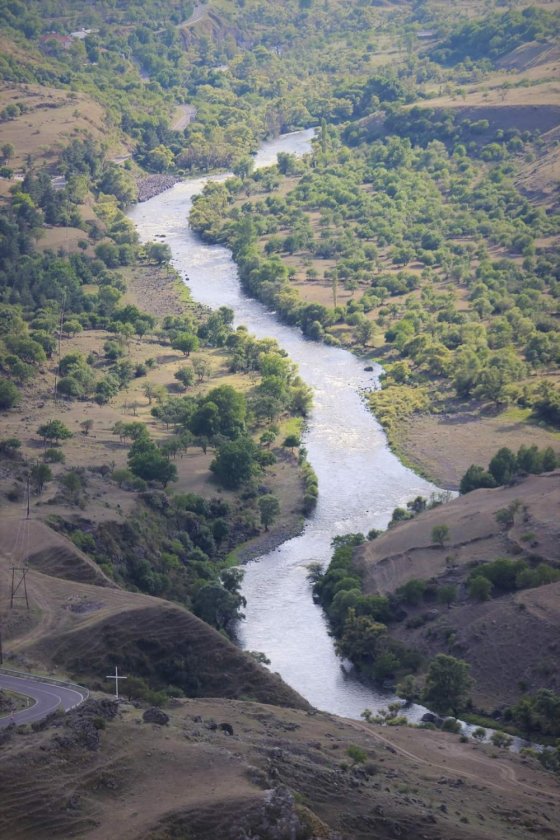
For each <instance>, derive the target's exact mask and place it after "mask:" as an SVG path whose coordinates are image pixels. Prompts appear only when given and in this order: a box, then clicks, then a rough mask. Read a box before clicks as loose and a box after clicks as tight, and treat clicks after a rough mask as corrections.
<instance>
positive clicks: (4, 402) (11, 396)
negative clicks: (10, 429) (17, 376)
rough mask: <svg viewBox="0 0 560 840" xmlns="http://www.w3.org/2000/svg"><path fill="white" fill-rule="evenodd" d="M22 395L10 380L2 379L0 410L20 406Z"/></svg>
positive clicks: (0, 385) (0, 383)
mask: <svg viewBox="0 0 560 840" xmlns="http://www.w3.org/2000/svg"><path fill="white" fill-rule="evenodd" d="M19 400H20V394H19V391H18V389H17V388H16V386H15V385H14V383H13V382H10V380H9V379H0V409H2V410H3V409H6V408H13V407H14V406H15V405H17V404H18V402H19Z"/></svg>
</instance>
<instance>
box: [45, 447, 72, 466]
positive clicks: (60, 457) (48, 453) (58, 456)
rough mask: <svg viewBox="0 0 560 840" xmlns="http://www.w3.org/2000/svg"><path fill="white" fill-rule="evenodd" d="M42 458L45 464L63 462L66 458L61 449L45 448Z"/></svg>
mask: <svg viewBox="0 0 560 840" xmlns="http://www.w3.org/2000/svg"><path fill="white" fill-rule="evenodd" d="M43 460H44V461H45V463H47V464H63V463H64V461H65V460H66V459H65V457H64V452H63V451H62V450H61V449H45V452H44V454H43Z"/></svg>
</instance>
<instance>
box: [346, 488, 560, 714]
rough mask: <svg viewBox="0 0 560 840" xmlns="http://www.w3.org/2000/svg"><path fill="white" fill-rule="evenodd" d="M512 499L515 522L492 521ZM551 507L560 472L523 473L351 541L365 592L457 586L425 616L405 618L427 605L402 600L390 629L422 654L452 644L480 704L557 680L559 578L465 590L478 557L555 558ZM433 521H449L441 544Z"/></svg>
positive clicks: (556, 525) (558, 530)
mask: <svg viewBox="0 0 560 840" xmlns="http://www.w3.org/2000/svg"><path fill="white" fill-rule="evenodd" d="M517 500H519V501H520V502H521V509H520V510H519V512H518V513H517V514H516V516H515V519H514V524H513V525H512V526H511V527H504V526H503V525H500V524H499V523H498V522H497V521H496V513H497V511H498V510H500V509H503V508H506V507H508V505H510V504H511V503H512V502H515V501H517ZM559 509H560V472H558V471H556V472H554V473H549V474H546V475H540V476H530V477H529V478H527V479H525V480H523V481H521V482H519V483H517V484H515V485H513V486H509V487H501V488H498V489H496V490H477V491H474V492H472V493H469V494H468V495H466V496H462V497H459V498H458V499H455V500H454V501H452V502H450V503H449V504H447V505H445V506H444V507H438V508H435V509H434V510H431V511H427V512H425V513H423V514H421V515H420V516H418V517H417V518H416V519H414V520H411V521H409V522H405V523H402V524H400V525H398V526H397V527H395V528H393V529H391V530H390V531H388V532H387V533H386V534H384V535H383V536H381V537H380V538H378V539H377V540H375V541H374V542H370V543H367V544H366V545H364V546H361V547H360V548H358V549H357V551H356V556H355V560H354V562H355V566H356V568H357V569H358V570H359V571H360V573H361V574H362V576H363V581H364V589H365V591H366V592H367V593H368V594H371V593H380V594H389V593H391V592H394V591H395V590H397V589H398V588H399V587H400V586H402V585H403V584H405V583H407V582H408V581H410V580H413V579H417V580H425V581H429V580H433V581H436V582H437V583H438V585H454V586H456V587H457V598H456V602H455V603H454V604H453V605H452V606H451V608H450V609H447V608H446V607H445V606H441V607H440V608H439V609H437V610H430V611H429V612H430V613H431V615H430V620H429V621H424V622H422V621H419V620H418V622H416V621H414V620H412V621H411V620H410V619H414V617H416V616H420V615H421V614H425V613H426V605H425V604H424V605H422V606H418V607H412V608H409V607H407V613H408V621H407V622H403V623H401V624H399V625H396V629H394V628H393V629H394V633H395V635H397V636H398V637H400V638H402V639H403V640H406V641H407V643H409V644H411V645H413V646H415V647H418V648H419V649H420V650H422V652H424V653H425V654H426V655H429V656H433V655H434V654H435V653H437V652H445V653H452V654H453V655H455V656H460V657H462V658H464V659H466V660H467V661H468V662H470V663H471V666H472V675H473V677H474V678H475V680H476V689H475V691H474V692H473V698H474V699H475V701H476V702H477V703H479V704H480V705H482V706H484V707H485V708H491V707H493V706H494V705H499V704H503V703H511V702H514V701H515V700H517V699H518V698H519V696H520V695H521V694H523V693H524V692H525V691H526V690H528V689H531V688H538V687H543V686H545V687H548V688H551V689H555V690H556V691H558V689H559V688H560V684H559V682H558V674H559V673H560V647H559V645H558V638H559V632H560V597H559V596H560V584H559V583H551V584H548V585H545V586H539V587H537V588H534V589H525V590H521V591H517V592H515V593H510V594H505V595H501V596H500V597H494V598H492V599H491V600H489V601H485V602H482V603H480V602H478V601H475V600H473V599H472V598H470V597H469V594H468V591H467V588H466V586H465V580H466V578H467V577H468V574H469V573H470V571H471V570H472V569H473V568H474V567H476V566H477V565H478V564H481V563H484V562H487V561H492V560H495V559H496V558H498V557H504V556H509V557H514V558H516V559H520V558H524V559H527V560H528V561H529V562H530V563H532V564H533V565H534V564H535V563H537V562H547V563H549V564H550V565H553V566H558V565H559V563H560V549H559V545H560V543H559V536H560V519H559V517H558V511H559ZM441 524H444V525H447V527H448V528H449V538H448V539H447V540H445V543H444V545H443V546H441V545H438V544H436V543H434V541H433V539H432V528H433V527H434V526H436V525H441ZM415 624H416V625H417V626H414V625H415ZM407 625H408V626H407ZM418 625H419V626H418Z"/></svg>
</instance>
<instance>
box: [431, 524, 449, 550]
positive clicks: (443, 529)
mask: <svg viewBox="0 0 560 840" xmlns="http://www.w3.org/2000/svg"><path fill="white" fill-rule="evenodd" d="M448 539H449V528H448V526H447V525H434V527H433V528H432V542H435V543H437V544H438V545H439V546H441V547H442V548H443V546H444V543H445V542H446V540H448Z"/></svg>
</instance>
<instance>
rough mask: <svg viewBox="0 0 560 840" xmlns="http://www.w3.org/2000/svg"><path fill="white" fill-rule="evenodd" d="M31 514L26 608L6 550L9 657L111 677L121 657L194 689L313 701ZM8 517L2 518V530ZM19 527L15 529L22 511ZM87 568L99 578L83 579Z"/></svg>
mask: <svg viewBox="0 0 560 840" xmlns="http://www.w3.org/2000/svg"><path fill="white" fill-rule="evenodd" d="M30 524H31V528H30V530H29V533H23V534H22V537H21V540H20V541H21V542H22V543H23V545H24V546H25V550H24V551H23V552H20V553H19V555H18V561H17V562H18V564H21V562H22V561H23V560H25V559H26V557H29V566H30V571H29V573H28V575H27V590H28V596H29V609H27V608H26V605H25V601H24V600H22V599H17V600H16V601H15V602H14V607H13V608H12V609H10V606H9V600H10V588H11V587H10V582H11V571H10V569H11V566H12V565H13V563H14V559H15V558H14V557H13V555H11V554H10V555H8V554H5V553H4V551H1V552H0V614H1V615H2V616H3V619H2V622H3V627H2V635H3V644H4V655H5V658H6V660H7V663H8V664H11V665H12V666H16V667H20V668H21V667H27V668H30V669H32V670H35V671H48V672H55V673H57V674H64V675H66V674H70V675H72V676H74V677H77V678H79V679H81V680H83V681H84V682H85V683H86V684H88V685H90V686H91V685H97V686H102V685H104V676H105V674H106V673H107V669H112V668H113V667H114V665H119V667H121V668H122V669H127V671H128V673H130V675H131V676H137V677H141V678H143V679H145V680H147V681H149V682H150V683H151V684H152V685H158V686H161V687H163V686H165V685H166V684H167V685H168V684H170V683H173V684H175V685H180V686H182V687H183V689H184V690H185V691H187V693H188V694H192V695H198V696H200V695H202V696H216V697H250V698H253V699H257V700H260V701H263V702H267V703H280V704H286V705H293V706H295V707H298V708H305V707H306V706H307V704H306V702H305V701H304V700H303V699H302V698H301V697H299V695H298V694H296V692H294V691H293V690H292V689H290V688H289V687H288V686H286V685H285V684H284V683H283V682H282V681H281V680H280V678H279V677H277V676H276V675H274V674H271V673H270V672H269V671H268V670H267V669H266V668H264V667H262V666H260V665H258V664H257V663H256V662H255V661H254V659H252V658H251V657H250V656H248V655H246V654H244V653H242V652H241V651H240V650H239V648H237V647H235V646H234V645H233V644H231V642H229V641H227V640H226V639H225V638H224V637H223V636H222V635H220V634H219V633H218V632H217V631H215V630H213V629H212V628H211V627H209V626H208V625H207V624H205V623H204V622H203V621H200V620H199V619H198V618H196V617H195V616H194V615H192V614H191V613H189V612H188V611H187V610H185V609H183V608H182V607H180V606H178V605H176V604H171V603H170V602H168V601H163V600H161V599H159V598H153V597H151V596H148V595H142V594H140V593H133V592H128V591H126V590H123V589H119V588H117V587H116V586H115V585H114V584H111V582H110V581H109V580H108V579H107V578H105V577H104V576H103V575H102V574H101V573H100V572H98V571H97V570H96V569H95V567H94V566H93V564H92V563H91V561H89V560H88V559H87V557H85V555H83V554H82V553H81V552H79V551H77V550H76V548H75V547H74V546H73V544H72V543H71V542H69V541H68V540H65V539H64V537H61V536H60V535H57V534H51V532H50V530H49V529H48V528H47V527H46V526H44V525H41V523H36V522H33V523H30ZM9 527H10V526H9V524H6V523H3V524H2V532H1V536H2V537H5V536H6V534H7V531H8V530H9ZM12 527H13V528H14V530H15V529H16V527H17V524H16V521H12ZM2 544H3V545H5V542H4V541H3V542H2ZM94 573H95V578H94ZM63 576H64V577H63ZM65 578H66V579H65ZM70 578H72V579H70ZM88 578H90V579H92V578H94V579H95V581H96V583H91V582H90V583H88V582H86V581H87V579H88ZM16 581H17V578H16ZM96 584H97V585H96ZM21 592H22V590H21V589H20V592H19V594H21Z"/></svg>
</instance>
